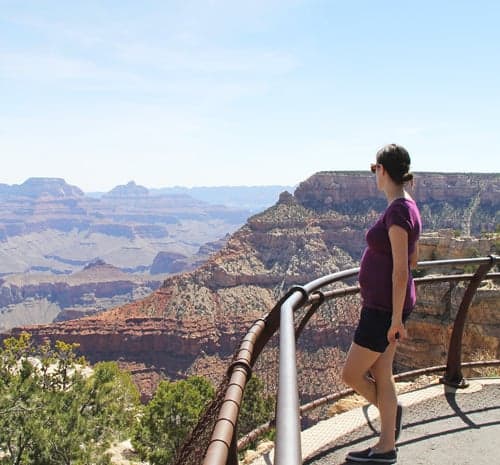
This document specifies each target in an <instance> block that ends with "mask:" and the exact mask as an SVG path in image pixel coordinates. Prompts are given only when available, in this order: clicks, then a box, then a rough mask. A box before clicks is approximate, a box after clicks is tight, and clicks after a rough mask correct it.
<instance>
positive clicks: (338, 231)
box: [12, 172, 500, 396]
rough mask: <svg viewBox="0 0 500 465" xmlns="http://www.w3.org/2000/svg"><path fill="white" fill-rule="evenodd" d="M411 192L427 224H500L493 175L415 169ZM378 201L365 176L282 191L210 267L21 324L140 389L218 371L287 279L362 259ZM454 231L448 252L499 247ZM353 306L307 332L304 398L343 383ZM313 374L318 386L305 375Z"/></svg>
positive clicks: (304, 278) (323, 317) (325, 179)
mask: <svg viewBox="0 0 500 465" xmlns="http://www.w3.org/2000/svg"><path fill="white" fill-rule="evenodd" d="M415 196H416V197H417V200H418V201H419V203H420V207H421V210H422V214H423V222H424V227H426V228H427V230H429V229H436V230H437V229H440V228H448V229H451V230H455V231H459V232H462V233H465V235H467V236H468V235H470V233H473V234H477V233H478V232H479V231H494V230H495V228H496V227H498V224H499V223H500V221H499V205H500V176H498V175H475V174H462V175H460V174H428V173H426V174H422V175H420V176H418V178H417V181H416V185H415ZM384 207H385V200H384V198H383V196H382V195H381V194H380V193H379V192H377V190H376V188H375V185H374V178H373V177H372V176H370V175H367V174H364V173H336V172H323V173H318V174H316V175H314V176H312V177H311V178H309V179H307V180H306V181H304V182H303V183H301V184H300V185H299V187H298V188H297V189H296V191H295V194H294V195H292V194H290V193H287V192H285V193H283V194H281V196H280V199H279V202H278V203H277V204H276V205H274V206H273V207H271V208H269V209H267V210H266V211H264V212H262V213H260V214H257V215H255V216H252V217H251V218H249V219H248V221H247V223H246V224H245V225H244V226H243V227H241V228H240V229H238V230H237V231H236V232H235V233H234V234H233V235H232V236H231V237H230V238H229V239H228V240H227V242H226V245H225V246H224V247H223V248H222V249H221V250H220V251H218V252H216V253H214V254H213V255H212V256H211V257H210V259H209V260H208V261H207V262H206V263H204V264H203V265H201V266H199V267H198V268H197V269H196V270H194V271H191V272H188V273H183V274H178V275H175V276H171V277H168V278H167V279H166V280H165V281H164V283H163V285H162V286H161V288H159V289H158V290H156V291H155V292H153V293H152V294H151V295H149V296H148V297H146V298H144V299H142V300H139V301H136V302H133V303H130V304H127V305H124V306H121V307H117V308H114V309H112V310H108V311H106V312H103V313H101V314H99V315H97V316H90V317H85V318H82V319H79V320H72V321H67V322H62V323H58V324H52V325H43V326H37V327H31V328H24V329H28V330H29V331H30V332H31V333H32V334H33V336H34V337H35V339H38V340H41V339H45V338H49V339H52V340H57V339H62V340H65V341H74V342H78V343H79V344H80V351H81V352H82V353H83V354H84V355H85V356H87V357H88V358H89V359H90V360H91V361H97V360H107V359H114V360H120V361H121V362H122V363H123V364H124V366H128V367H129V369H131V370H132V372H133V373H134V375H135V378H136V381H137V382H138V384H139V385H140V386H141V389H142V390H143V392H144V393H146V395H147V394H148V393H150V392H151V390H152V389H153V388H154V385H155V383H156V382H157V379H158V377H159V376H168V377H171V378H178V377H182V376H185V375H186V374H189V373H199V374H203V375H207V376H210V377H212V378H213V379H216V378H217V377H219V376H220V374H221V373H222V372H223V370H224V369H225V363H226V361H227V359H228V358H229V357H230V354H232V352H233V351H234V350H235V348H236V346H237V344H238V342H239V341H240V339H241V337H242V336H243V334H244V333H245V330H246V329H247V328H248V326H249V325H250V324H251V323H252V322H253V321H254V320H255V319H256V318H258V317H260V316H262V315H263V314H264V313H265V312H266V311H268V310H270V309H271V307H272V306H273V305H274V303H275V302H276V300H277V299H278V298H279V297H280V296H281V295H282V293H283V292H284V291H286V290H287V289H288V288H289V287H290V286H291V285H293V284H297V283H299V284H302V283H305V282H308V281H310V280H312V279H314V278H317V277H319V276H321V275H324V274H328V273H332V272H335V271H338V270H341V269H346V268H350V267H353V266H355V265H356V264H357V263H358V261H359V258H360V255H361V252H362V249H363V246H364V245H363V244H364V233H365V231H366V229H367V228H368V227H369V226H370V225H371V224H372V223H373V222H374V221H375V219H376V218H377V217H378V215H379V214H380V211H381V210H382V209H383V208H384ZM429 225H430V226H429ZM454 235H458V232H456V233H454V234H453V233H452V234H451V236H449V237H448V240H447V242H446V239H445V243H447V244H448V246H447V247H448V249H449V250H450V254H451V250H454V248H455V247H458V248H460V249H461V250H462V251H463V252H464V253H471V254H476V253H481V254H483V253H491V252H492V251H494V250H492V249H494V247H495V242H494V240H489V239H488V240H486V241H485V240H482V242H481V240H479V239H477V238H476V239H474V238H469V239H467V240H466V241H468V242H467V245H464V244H462V242H464V240H461V239H458V238H454ZM438 237H441V236H438ZM429 240H430V242H429V245H428V247H427V249H425V247H424V249H425V250H424V253H425V254H427V255H429V256H436V255H438V254H440V253H442V251H443V250H445V249H444V248H443V244H441V249H439V247H438V246H439V239H436V238H435V237H431V238H430V239H429ZM426 241H427V239H425V240H423V242H425V243H427V242H426ZM432 241H434V242H432ZM443 253H444V252H443ZM446 253H448V250H447V251H446ZM497 298H498V297H497ZM497 303H498V302H497ZM358 310H359V308H358V300H357V297H352V298H346V299H343V300H340V301H338V302H335V303H329V304H327V305H325V306H324V308H322V310H321V312H320V313H319V314H318V315H316V316H315V317H314V319H313V321H312V322H311V325H310V327H309V328H308V329H307V331H306V332H305V333H304V335H303V338H302V339H301V342H300V350H299V360H300V361H301V362H302V365H303V370H302V372H301V376H302V379H303V381H304V386H305V389H304V392H305V393H306V396H313V395H316V394H318V393H322V392H321V391H322V390H323V391H324V389H328V388H330V389H331V386H332V385H334V384H335V383H338V382H339V378H338V371H339V360H340V359H341V358H342V357H343V355H344V353H345V351H346V349H347V347H348V345H349V343H350V339H351V333H352V328H353V324H354V322H355V321H356V318H357V312H358ZM444 324H447V323H444ZM21 330H23V329H22V328H17V329H15V330H13V331H12V333H13V334H18V333H19V332H20V331H21ZM408 350H409V349H408ZM407 353H409V352H408V351H407ZM266 357H267V358H266ZM263 359H264V362H262V363H261V364H260V365H259V367H258V369H259V370H261V372H262V373H263V376H265V377H270V376H271V375H269V374H268V373H266V371H270V370H268V369H269V368H270V367H271V366H272V365H273V364H274V362H275V361H276V354H275V353H273V349H272V348H271V349H269V351H268V353H267V354H264V357H263ZM153 373H154V376H152V374H153ZM318 376H319V377H320V378H321V380H322V381H321V382H320V383H311V382H309V383H307V380H311V379H317V378H318ZM326 380H328V381H331V383H328V382H326ZM268 381H269V383H270V384H272V380H271V379H270V378H269V379H268ZM332 383H333V384H332Z"/></svg>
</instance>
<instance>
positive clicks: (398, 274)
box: [387, 225, 409, 343]
mask: <svg viewBox="0 0 500 465" xmlns="http://www.w3.org/2000/svg"><path fill="white" fill-rule="evenodd" d="M389 240H390V241H391V250H392V324H391V327H390V328H389V331H388V332H387V340H388V341H389V342H391V343H392V342H395V341H396V339H398V338H399V339H400V340H402V339H404V338H406V336H407V333H406V328H405V327H404V325H403V305H404V302H405V298H406V287H407V285H408V273H409V271H408V233H407V231H406V230H405V229H403V228H402V227H401V226H398V225H392V226H391V227H390V228H389Z"/></svg>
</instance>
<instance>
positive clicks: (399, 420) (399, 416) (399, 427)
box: [394, 404, 403, 441]
mask: <svg viewBox="0 0 500 465" xmlns="http://www.w3.org/2000/svg"><path fill="white" fill-rule="evenodd" d="M402 420H403V406H402V405H401V404H398V408H397V410H396V430H395V432H394V437H395V438H396V441H397V440H398V438H399V435H400V434H401V430H402V429H403V421H402Z"/></svg>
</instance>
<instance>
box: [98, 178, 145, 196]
mask: <svg viewBox="0 0 500 465" xmlns="http://www.w3.org/2000/svg"><path fill="white" fill-rule="evenodd" d="M148 195H149V190H148V189H147V188H146V187H144V186H138V185H137V184H136V183H135V182H134V181H130V182H129V183H127V184H125V185H121V186H116V187H115V188H113V189H111V190H110V191H109V192H108V193H107V194H105V195H104V197H113V198H116V197H120V198H123V197H145V196H148Z"/></svg>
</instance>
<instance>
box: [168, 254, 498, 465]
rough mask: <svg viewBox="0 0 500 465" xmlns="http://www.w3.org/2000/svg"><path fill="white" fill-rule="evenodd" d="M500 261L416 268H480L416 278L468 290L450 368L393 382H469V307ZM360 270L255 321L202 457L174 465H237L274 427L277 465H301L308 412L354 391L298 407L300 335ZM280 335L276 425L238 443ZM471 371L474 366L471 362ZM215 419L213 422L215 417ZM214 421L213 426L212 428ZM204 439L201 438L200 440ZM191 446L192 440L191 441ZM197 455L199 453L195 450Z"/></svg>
mask: <svg viewBox="0 0 500 465" xmlns="http://www.w3.org/2000/svg"><path fill="white" fill-rule="evenodd" d="M499 262H500V257H498V256H494V255H491V256H488V257H478V258H468V259H454V260H434V261H423V262H419V263H418V269H420V270H422V269H429V268H432V269H435V268H441V267H444V268H449V269H456V268H457V267H461V268H463V267H468V266H471V265H473V266H477V269H476V271H475V272H474V273H465V274H452V273H450V272H449V270H448V274H445V275H435V276H423V277H419V278H415V283H416V284H418V285H422V284H428V283H434V282H456V281H465V282H468V286H467V289H466V290H465V294H464V296H463V298H462V301H461V303H460V306H459V309H458V313H457V316H456V318H455V322H454V327H453V332H452V336H451V338H450V345H449V350H448V360H447V364H446V365H443V366H437V367H428V368H424V369H422V370H413V371H411V372H407V373H403V374H399V375H397V376H396V377H395V378H396V379H398V378H403V377H409V376H416V375H417V374H418V373H430V372H437V371H443V370H445V373H444V375H443V377H442V378H441V381H442V382H443V383H446V384H450V385H453V386H455V387H464V386H466V382H465V380H464V378H463V376H462V372H461V367H462V366H465V365H466V364H463V363H462V360H461V352H462V335H463V331H464V325H465V321H466V319H467V312H468V308H469V306H470V304H471V302H472V299H473V297H474V295H475V293H476V291H477V289H478V287H479V285H480V283H481V282H483V281H484V280H487V279H492V280H498V279H499V278H500V273H498V272H491V273H490V270H491V269H492V268H493V267H494V266H495V265H497V264H498V263H499ZM358 272H359V268H353V269H349V270H345V271H341V272H338V273H333V274H330V275H327V276H323V277H320V278H318V279H315V280H313V281H311V282H309V283H307V284H305V285H304V286H293V287H292V288H291V289H290V290H289V291H288V292H287V293H286V295H284V296H283V297H282V298H281V299H280V300H279V301H278V302H277V303H276V305H275V306H274V307H273V309H272V310H271V311H270V312H269V313H268V314H267V315H265V316H264V317H262V318H261V319H259V320H257V321H256V322H255V323H254V324H253V325H252V327H251V328H250V330H249V332H248V333H247V335H246V336H245V337H244V339H243V341H242V343H241V345H240V347H239V349H238V350H237V351H236V353H235V357H234V360H233V363H232V364H231V365H230V367H229V370H228V373H227V377H226V380H225V383H223V384H222V385H221V387H220V388H219V396H218V398H217V399H216V400H215V401H214V405H217V411H216V412H214V410H215V408H214V407H213V406H212V409H210V408H209V409H208V411H207V413H206V415H205V417H204V418H202V419H201V420H200V423H199V424H198V430H196V429H195V431H194V432H193V435H192V437H191V439H193V438H194V439H196V437H197V434H198V432H197V431H201V429H202V428H203V423H205V425H211V424H214V427H213V429H212V433H211V437H210V440H209V441H208V444H206V446H205V453H204V455H203V457H200V456H198V458H197V460H198V461H196V459H193V460H192V461H190V460H188V456H189V454H188V453H185V454H183V451H181V453H180V454H179V455H178V459H177V461H176V462H175V463H176V464H177V465H180V464H181V463H182V464H183V465H187V464H189V463H193V464H194V463H197V464H203V465H237V464H238V457H237V450H238V449H240V448H242V447H245V446H246V445H247V444H248V443H249V442H251V441H254V440H255V439H256V438H257V437H258V435H259V434H262V433H264V432H265V431H268V430H269V429H270V428H271V427H273V426H274V425H275V426H276V441H275V459H274V465H300V464H301V463H302V458H301V451H300V450H301V446H300V418H301V415H302V414H304V413H305V412H307V411H309V410H311V409H313V408H317V407H318V406H320V405H323V404H325V403H327V402H333V401H335V400H337V399H339V398H341V397H343V396H345V395H348V394H350V393H352V392H353V391H352V390H350V389H346V390H343V391H341V392H338V393H332V394H331V395H328V396H325V397H323V398H321V399H316V400H314V401H312V402H309V403H307V404H305V405H303V406H302V407H300V406H299V397H298V386H297V364H296V342H297V339H298V338H299V337H300V334H301V332H302V330H303V329H304V328H305V327H306V325H307V323H308V322H309V319H310V318H311V316H312V315H313V314H314V313H315V312H316V311H317V309H318V308H320V306H321V305H322V304H323V302H326V301H331V300H334V299H337V298H340V297H345V296H348V295H355V294H357V293H359V287H358V286H345V287H342V288H336V289H329V290H323V289H324V288H325V287H327V286H329V285H332V284H334V283H338V282H342V281H344V280H346V279H349V278H354V277H356V276H357V275H358ZM307 306H309V308H308V311H307V312H306V313H305V315H304V316H303V317H302V319H301V321H299V323H298V325H297V328H296V327H295V323H294V318H293V315H294V312H296V311H297V310H298V309H300V308H304V307H307ZM278 329H279V330H280V339H279V380H278V395H277V403H276V417H275V418H276V422H274V421H269V422H267V423H266V424H265V425H262V426H261V427H259V428H258V429H257V430H254V431H252V432H251V433H249V434H248V435H247V436H245V438H242V439H241V440H240V441H238V443H237V441H236V439H237V436H236V435H237V421H238V414H239V410H240V406H241V402H242V398H243V393H244V390H245V385H246V383H247V381H248V379H249V377H250V376H251V373H252V368H253V366H254V364H255V362H256V361H257V359H258V357H259V355H260V353H261V351H262V350H263V349H264V347H265V346H266V344H267V343H268V342H269V340H270V339H271V337H272V336H273V335H274V333H275V332H276V331H277V330H278ZM488 364H492V365H493V364H500V361H499V360H491V361H482V362H475V366H487V365H488ZM467 365H468V366H470V365H473V364H471V363H468V364H467ZM215 414H216V416H217V419H216V421H215V423H214V420H213V418H210V416H212V417H213V416H214V415H215ZM210 422H212V423H210ZM200 437H201V436H200ZM188 442H189V441H188ZM197 450H199V448H198V449H197Z"/></svg>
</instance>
